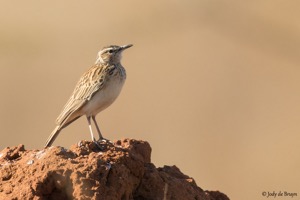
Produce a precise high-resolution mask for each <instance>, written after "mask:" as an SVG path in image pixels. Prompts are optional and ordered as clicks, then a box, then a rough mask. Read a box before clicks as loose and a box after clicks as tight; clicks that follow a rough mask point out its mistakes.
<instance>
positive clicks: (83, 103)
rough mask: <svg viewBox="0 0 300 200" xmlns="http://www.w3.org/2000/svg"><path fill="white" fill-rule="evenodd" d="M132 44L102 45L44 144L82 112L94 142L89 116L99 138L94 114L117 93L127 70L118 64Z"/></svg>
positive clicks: (109, 103) (100, 138) (47, 143)
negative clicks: (93, 62)
mask: <svg viewBox="0 0 300 200" xmlns="http://www.w3.org/2000/svg"><path fill="white" fill-rule="evenodd" d="M132 46H133V45H132V44H128V45H123V46H117V45H110V46H106V47H104V48H102V49H101V50H100V51H99V52H98V54H97V59H96V62H95V64H94V65H92V66H91V67H90V68H89V69H88V70H87V71H86V72H85V73H83V75H82V76H81V77H80V79H79V81H78V82H77V84H76V86H75V89H74V91H73V93H72V95H71V97H70V98H69V100H68V101H67V103H66V104H65V106H64V107H63V109H62V111H61V113H60V115H59V116H58V117H57V119H56V127H55V129H54V130H53V131H52V133H51V134H50V136H49V137H48V139H47V141H46V143H45V147H50V146H51V145H52V144H53V142H54V140H55V139H56V137H57V136H58V135H59V133H60V131H61V130H62V129H64V128H66V127H67V126H68V125H70V124H71V123H73V122H74V121H75V120H77V119H78V118H80V117H81V116H83V115H85V116H86V118H87V122H88V127H89V131H90V134H91V138H92V141H93V142H97V140H96V139H95V137H94V134H93V130H92V126H91V119H92V121H93V122H94V124H95V127H96V130H97V132H98V135H99V140H106V139H105V138H103V136H102V134H101V131H100V128H99V126H98V124H97V121H96V115H97V114H98V113H99V112H101V111H103V110H104V109H106V108H107V107H108V106H110V105H111V104H112V103H113V102H114V101H115V100H116V98H117V97H118V96H119V94H120V92H121V90H122V87H123V85H124V82H125V80H126V70H125V68H124V67H123V66H122V65H121V58H122V52H123V51H124V50H125V49H128V48H130V47H132Z"/></svg>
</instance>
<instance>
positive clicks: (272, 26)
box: [0, 0, 300, 200]
mask: <svg viewBox="0 0 300 200" xmlns="http://www.w3.org/2000/svg"><path fill="white" fill-rule="evenodd" d="M299 6H300V3H299V2H298V1H278V0H272V1H216V0H201V1H199V0H190V1H179V0H177V1H176V0H175V1H172V2H170V1H168V2H167V1H165V2H164V1H160V2H155V1H152V2H150V1H149V2H144V1H139V0H132V1H119V2H109V1H95V0H92V1H88V2H87V1H73V0H72V1H71V0H66V1H57V0H55V1H51V2H45V1H44V2H36V1H32V0H27V1H18V2H17V1H9V2H1V8H0V24H1V26H0V93H1V98H0V148H1V149H3V148H5V147H7V146H15V145H18V144H21V143H22V144H25V147H26V148H27V149H33V148H39V149H41V148H43V145H44V143H45V141H46V139H47V137H48V136H49V134H50V133H51V131H52V130H53V129H54V127H55V123H54V122H55V119H56V117H57V116H58V114H59V113H60V111H61V109H62V107H63V106H64V104H65V103H66V101H67V100H68V98H69V97H70V95H71V93H72V91H73V89H74V86H75V84H76V82H77V81H78V79H79V77H80V76H81V74H82V73H83V72H84V71H85V70H86V69H87V68H89V67H90V66H91V65H92V64H93V63H94V62H95V59H96V55H97V52H98V50H100V49H101V48H102V47H103V46H106V45H110V44H117V45H124V44H131V43H132V44H134V47H132V48H130V49H128V50H127V51H125V52H124V54H123V62H122V63H123V65H124V66H125V68H126V70H127V75H128V77H127V81H126V83H125V86H124V88H123V91H122V93H121V95H120V96H119V98H118V99H117V100H116V102H115V103H114V104H113V105H112V106H111V107H109V108H108V109H107V110H105V111H103V112H102V113H100V114H99V115H98V116H97V120H98V122H99V124H100V127H101V130H102V133H103V134H104V137H106V138H109V139H111V140H117V139H121V138H135V139H142V140H146V141H148V142H149V143H150V144H151V146H152V149H153V153H152V162H154V164H155V165H156V166H158V167H159V166H163V165H176V166H178V167H179V168H180V169H181V170H182V172H183V173H185V174H187V175H189V176H191V177H193V178H194V179H195V180H196V182H197V184H198V185H199V186H200V187H201V188H202V189H204V190H220V191H222V192H224V193H225V194H227V195H228V196H229V197H230V198H231V199H244V200H248V199H249V200H250V199H251V200H253V199H266V197H263V196H262V192H264V191H266V192H273V191H275V192H279V191H282V192H284V191H286V192H292V193H297V194H298V197H299V196H300V189H299V185H300V171H299V168H300V156H299V151H300V134H299V132H300V126H299V120H300V104H299V102H300V92H299V91H300V68H299V65H300V55H299V52H300V24H299V18H300V12H299ZM82 139H86V140H90V134H89V130H88V126H87V122H86V119H85V117H82V118H80V119H79V120H78V121H76V123H73V124H72V125H70V126H69V127H67V128H66V129H64V130H63V131H62V132H61V134H60V135H59V137H58V138H57V139H56V141H55V143H54V145H59V146H64V147H67V148H68V147H69V146H70V145H71V144H75V143H77V142H78V141H79V140H82ZM281 199H290V197H282V198H281Z"/></svg>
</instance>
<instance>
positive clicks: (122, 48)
mask: <svg viewBox="0 0 300 200" xmlns="http://www.w3.org/2000/svg"><path fill="white" fill-rule="evenodd" d="M132 46H133V45H132V44H127V45H123V46H121V50H122V51H123V50H125V49H128V48H130V47H132Z"/></svg>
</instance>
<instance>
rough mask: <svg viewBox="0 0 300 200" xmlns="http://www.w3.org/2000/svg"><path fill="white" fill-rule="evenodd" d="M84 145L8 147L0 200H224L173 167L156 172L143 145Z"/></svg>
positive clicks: (0, 166)
mask: <svg viewBox="0 0 300 200" xmlns="http://www.w3.org/2000/svg"><path fill="white" fill-rule="evenodd" d="M100 146H101V149H102V150H100V148H99V147H97V146H96V145H95V144H94V143H92V142H89V141H81V142H80V143H79V144H77V145H72V146H71V148H70V149H69V150H67V149H64V148H62V147H54V146H53V147H50V148H46V149H43V150H25V148H24V145H19V146H17V147H7V148H5V149H3V150H2V151H1V153H0V199H1V200H6V199H7V200H8V199H9V200H11V199H34V200H36V199H55V200H59V199H105V200H110V199H117V200H118V199H122V200H123V199H124V200H125V199H145V200H146V199H149V200H150V199H151V200H152V199H153V200H156V199H157V200H158V199H162V200H167V199H168V200H169V199H175V200H176V199H179V200H181V199H186V200H189V199H200V200H228V199H229V198H228V197H227V196H226V195H225V194H223V193H220V192H218V191H204V190H202V189H201V188H200V187H198V186H197V185H196V183H195V181H194V179H193V178H191V177H189V176H187V175H184V174H183V173H182V172H181V171H180V170H179V169H178V168H177V167H176V166H164V167H162V168H160V167H159V168H156V167H155V166H154V164H152V163H151V161H150V156H151V147H150V145H149V144H148V143H147V142H145V141H140V140H134V139H124V140H118V141H116V142H115V143H114V144H111V143H105V142H101V144H100Z"/></svg>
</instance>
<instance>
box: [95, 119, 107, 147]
mask: <svg viewBox="0 0 300 200" xmlns="http://www.w3.org/2000/svg"><path fill="white" fill-rule="evenodd" d="M92 119H93V121H94V123H95V126H96V129H97V132H98V135H99V140H105V141H108V142H110V141H109V140H108V139H105V138H104V137H103V136H102V134H101V131H100V128H99V126H98V124H97V121H96V118H95V116H92Z"/></svg>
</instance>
